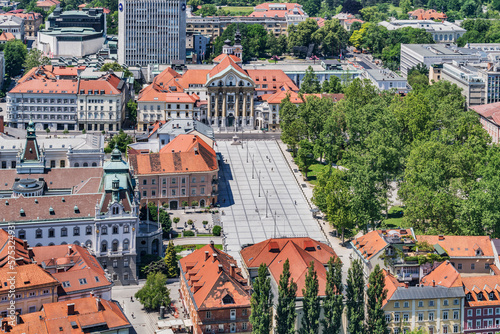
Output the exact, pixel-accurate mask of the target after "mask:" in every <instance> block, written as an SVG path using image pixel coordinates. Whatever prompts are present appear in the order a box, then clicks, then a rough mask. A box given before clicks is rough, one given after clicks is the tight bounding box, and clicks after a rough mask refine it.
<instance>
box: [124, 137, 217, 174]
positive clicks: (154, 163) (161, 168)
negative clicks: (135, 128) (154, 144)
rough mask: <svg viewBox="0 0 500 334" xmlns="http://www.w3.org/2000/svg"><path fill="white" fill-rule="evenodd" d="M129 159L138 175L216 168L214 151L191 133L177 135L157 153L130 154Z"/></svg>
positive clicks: (205, 170) (204, 170) (203, 170)
mask: <svg viewBox="0 0 500 334" xmlns="http://www.w3.org/2000/svg"><path fill="white" fill-rule="evenodd" d="M129 153H130V152H129ZM129 161H130V164H131V166H132V169H133V171H134V173H136V174H138V175H147V174H165V173H188V172H209V171H214V170H217V168H218V165H217V157H216V154H215V151H214V150H213V149H212V148H211V147H210V146H209V145H208V144H207V143H206V142H205V141H204V140H203V139H201V138H200V137H198V136H193V135H178V136H177V137H175V138H174V140H172V141H171V142H170V143H168V144H167V145H165V146H164V147H163V148H162V149H161V151H160V152H159V153H151V154H130V155H129Z"/></svg>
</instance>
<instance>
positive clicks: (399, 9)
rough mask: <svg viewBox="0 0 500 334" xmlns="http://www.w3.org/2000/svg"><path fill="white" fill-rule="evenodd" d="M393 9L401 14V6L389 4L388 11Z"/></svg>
mask: <svg viewBox="0 0 500 334" xmlns="http://www.w3.org/2000/svg"><path fill="white" fill-rule="evenodd" d="M393 10H395V11H396V13H398V15H401V13H402V11H401V7H396V6H394V5H393V4H389V12H392V11H393Z"/></svg>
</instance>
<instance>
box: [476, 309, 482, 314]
mask: <svg viewBox="0 0 500 334" xmlns="http://www.w3.org/2000/svg"><path fill="white" fill-rule="evenodd" d="M480 315H481V309H480V308H478V309H476V316H480Z"/></svg>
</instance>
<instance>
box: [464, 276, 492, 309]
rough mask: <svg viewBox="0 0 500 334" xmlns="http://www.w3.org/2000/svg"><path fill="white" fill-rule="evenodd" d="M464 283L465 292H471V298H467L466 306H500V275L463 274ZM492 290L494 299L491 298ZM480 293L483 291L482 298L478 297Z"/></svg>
mask: <svg viewBox="0 0 500 334" xmlns="http://www.w3.org/2000/svg"><path fill="white" fill-rule="evenodd" d="M462 283H463V287H464V290H465V291H464V292H465V294H466V295H467V294H469V293H470V297H469V298H470V299H467V298H465V303H466V304H465V305H466V307H467V306H468V307H478V306H492V305H497V306H500V276H499V275H481V276H463V277H462ZM490 292H493V294H494V299H493V300H490V298H489V293H490ZM479 293H482V299H481V300H480V299H479V297H478V295H479Z"/></svg>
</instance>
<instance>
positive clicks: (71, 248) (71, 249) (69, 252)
mask: <svg viewBox="0 0 500 334" xmlns="http://www.w3.org/2000/svg"><path fill="white" fill-rule="evenodd" d="M71 254H73V247H71V245H68V255H71Z"/></svg>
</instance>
